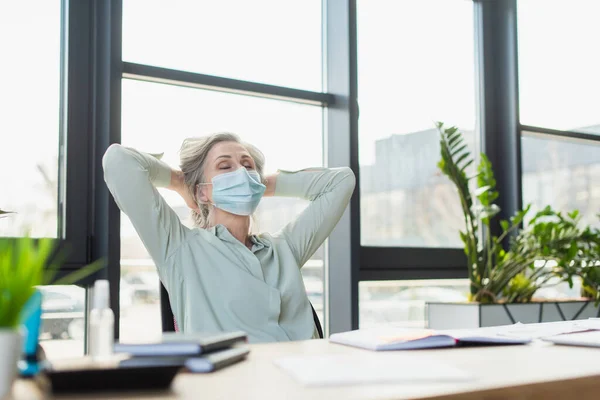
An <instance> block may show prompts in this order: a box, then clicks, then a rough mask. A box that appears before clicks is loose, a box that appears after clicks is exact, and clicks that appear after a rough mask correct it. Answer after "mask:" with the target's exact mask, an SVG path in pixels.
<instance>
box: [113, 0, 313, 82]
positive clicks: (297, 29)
mask: <svg viewBox="0 0 600 400" xmlns="http://www.w3.org/2000/svg"><path fill="white" fill-rule="evenodd" d="M123 59H124V60H125V61H131V62H135V63H140V64H148V65H154V66H158V67H164V68H172V69H179V70H186V71H192V72H199V73H203V74H209V75H218V76H224V77H228V78H234V79H242V80H249V81H255V82H262V83H268V84H272V85H280V86H289V87H294V88H300V89H307V90H313V91H321V88H322V85H321V1H320V0H302V1H280V0H253V1H239V0H220V1H213V0H177V1H168V2H167V1H160V0H125V1H123Z"/></svg>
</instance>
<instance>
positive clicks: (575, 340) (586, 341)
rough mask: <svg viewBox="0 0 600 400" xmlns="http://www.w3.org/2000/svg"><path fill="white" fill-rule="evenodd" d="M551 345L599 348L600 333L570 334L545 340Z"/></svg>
mask: <svg viewBox="0 0 600 400" xmlns="http://www.w3.org/2000/svg"><path fill="white" fill-rule="evenodd" d="M544 340H547V341H549V342H552V343H556V344H565V345H572V346H588V347H600V331H587V332H578V333H570V334H567V335H559V336H553V337H549V338H545V339H544Z"/></svg>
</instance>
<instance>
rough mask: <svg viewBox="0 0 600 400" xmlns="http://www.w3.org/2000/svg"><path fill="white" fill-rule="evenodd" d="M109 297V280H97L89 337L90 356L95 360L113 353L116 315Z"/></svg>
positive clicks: (108, 356)
mask: <svg viewBox="0 0 600 400" xmlns="http://www.w3.org/2000/svg"><path fill="white" fill-rule="evenodd" d="M108 299H109V291H108V281H107V280H104V279H101V280H97V281H96V282H95V283H94V292H93V303H92V304H93V307H92V311H91V312H90V337H89V341H90V343H89V349H90V356H91V357H92V360H95V361H102V360H106V359H109V358H110V357H111V356H112V354H113V345H114V325H115V315H114V313H113V311H112V310H111V309H110V307H109V303H108Z"/></svg>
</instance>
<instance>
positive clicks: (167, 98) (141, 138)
mask: <svg viewBox="0 0 600 400" xmlns="http://www.w3.org/2000/svg"><path fill="white" fill-rule="evenodd" d="M122 107H123V111H122V115H123V117H122V132H123V133H122V142H123V144H124V145H126V146H130V147H134V148H137V149H139V150H141V151H146V152H149V153H163V152H164V156H163V158H162V159H163V160H164V161H165V162H167V163H168V164H170V165H172V166H175V167H177V166H178V165H179V154H178V150H179V147H180V146H181V143H182V141H183V139H185V138H187V137H191V136H202V135H207V134H210V133H214V132H219V131H228V132H236V133H238V134H239V135H240V136H241V137H242V139H243V140H245V141H248V142H250V143H252V144H254V145H255V146H257V147H258V148H259V149H260V150H262V152H263V153H264V154H265V157H266V160H267V162H266V167H265V170H266V171H267V172H274V171H275V170H277V169H286V170H295V169H301V168H306V167H308V166H322V165H323V146H322V136H323V135H322V109H321V108H320V107H314V106H307V105H300V104H295V103H290V102H283V101H276V100H267V99H261V98H255V97H247V96H239V95H231V94H225V93H218V92H211V91H205V90H199V89H189V88H182V87H177V86H169V85H160V84H152V83H145V82H138V81H132V80H123V106H122ZM159 192H160V193H161V194H162V195H163V196H164V198H165V199H166V200H167V202H168V203H169V204H170V205H171V207H172V208H173V209H174V210H175V211H176V212H177V214H178V215H179V216H180V218H181V220H182V222H183V223H185V224H187V225H188V226H191V221H190V218H189V210H188V208H187V207H186V205H185V203H184V202H183V200H182V199H181V198H180V197H179V195H177V194H176V193H173V192H170V191H168V190H166V189H159ZM306 204H307V202H305V201H303V200H297V199H290V198H277V197H271V198H265V199H264V200H263V201H262V202H261V204H260V206H259V207H258V210H257V211H256V223H255V224H254V226H255V227H256V230H257V231H261V232H275V231H277V230H279V229H280V228H281V227H282V226H283V225H284V224H285V223H286V222H287V221H290V220H291V219H292V218H294V216H295V215H297V214H298V213H300V212H301V211H302V210H303V209H304V207H305V206H306ZM323 260H324V255H323V250H322V249H319V250H318V251H317V252H316V254H315V255H314V256H313V257H312V259H311V260H310V261H309V262H308V263H307V264H306V266H305V267H304V268H303V269H302V273H303V275H304V277H305V286H306V290H307V292H308V294H309V299H310V300H311V302H312V303H313V305H314V307H315V309H316V310H317V312H318V313H321V314H320V318H321V323H324V321H323V315H322V310H323ZM121 267H122V270H121V271H122V272H121V273H122V281H121V302H122V304H123V298H131V301H128V302H129V305H128V306H127V308H126V309H125V312H124V313H123V315H122V318H121V340H129V341H133V340H144V339H146V338H148V337H149V336H156V335H159V334H160V329H161V325H160V304H159V301H158V294H157V293H158V292H157V290H158V277H157V274H156V272H155V269H154V265H153V263H152V260H151V259H150V256H149V255H148V253H147V252H146V250H145V248H144V246H143V244H142V242H141V240H140V239H139V237H138V236H137V233H136V232H135V229H134V228H133V226H132V225H131V223H130V221H129V220H128V218H127V217H126V216H125V215H122V219H121ZM123 282H125V284H124V283H123ZM140 282H142V283H140ZM138 288H140V289H138Z"/></svg>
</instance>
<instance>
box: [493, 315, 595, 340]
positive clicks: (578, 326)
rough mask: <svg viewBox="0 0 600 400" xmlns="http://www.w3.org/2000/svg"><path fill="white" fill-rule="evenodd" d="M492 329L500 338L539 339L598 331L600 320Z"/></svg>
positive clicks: (515, 325)
mask: <svg viewBox="0 0 600 400" xmlns="http://www.w3.org/2000/svg"><path fill="white" fill-rule="evenodd" d="M486 329H487V328H486ZM494 329H498V331H497V333H498V335H500V336H505V337H517V338H530V339H541V338H545V337H548V336H556V335H562V334H566V333H576V332H585V331H589V330H600V320H599V319H597V318H590V319H583V320H575V321H559V322H544V323H539V324H521V323H516V324H514V325H506V326H503V327H497V328H494Z"/></svg>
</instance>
